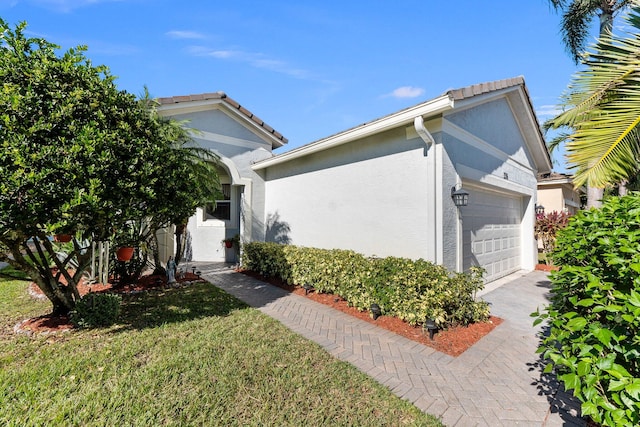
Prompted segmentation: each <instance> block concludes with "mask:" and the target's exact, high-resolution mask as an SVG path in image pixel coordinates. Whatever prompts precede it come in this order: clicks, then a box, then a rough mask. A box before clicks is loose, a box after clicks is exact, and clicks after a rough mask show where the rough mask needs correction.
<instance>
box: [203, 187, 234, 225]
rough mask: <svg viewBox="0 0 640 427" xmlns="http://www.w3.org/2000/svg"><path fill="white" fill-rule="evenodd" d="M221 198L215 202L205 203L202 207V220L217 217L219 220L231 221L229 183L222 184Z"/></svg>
mask: <svg viewBox="0 0 640 427" xmlns="http://www.w3.org/2000/svg"><path fill="white" fill-rule="evenodd" d="M222 195H223V198H222V199H221V200H216V202H215V203H207V205H206V206H205V208H204V220H205V221H206V220H208V219H218V220H221V221H231V184H222Z"/></svg>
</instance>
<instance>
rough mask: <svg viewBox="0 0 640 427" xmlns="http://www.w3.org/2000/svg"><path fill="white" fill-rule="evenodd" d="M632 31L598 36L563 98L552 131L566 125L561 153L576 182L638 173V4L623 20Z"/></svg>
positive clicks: (601, 182)
mask: <svg viewBox="0 0 640 427" xmlns="http://www.w3.org/2000/svg"><path fill="white" fill-rule="evenodd" d="M627 20H628V23H629V25H630V28H631V30H629V31H628V32H626V33H625V34H624V35H623V36H620V37H614V36H609V37H602V38H600V40H599V42H598V43H597V44H596V45H595V46H594V48H593V49H592V51H590V52H589V53H588V54H587V55H586V58H585V62H584V63H585V66H586V68H585V69H584V70H581V71H579V72H578V73H577V74H576V75H575V77H574V78H573V80H572V82H571V84H570V86H569V88H568V90H567V91H566V92H565V94H564V95H563V97H562V105H563V106H564V107H565V108H566V111H565V112H563V113H562V114H560V115H558V116H557V117H555V118H554V119H552V120H551V121H550V122H549V124H550V126H552V127H555V128H560V127H567V128H570V129H571V130H572V133H570V134H569V135H568V139H567V143H566V149H567V158H568V160H569V162H570V163H571V164H572V165H573V168H575V169H576V173H575V177H574V180H575V183H576V184H577V185H581V184H584V183H586V184H588V185H590V186H594V187H603V186H606V185H612V184H615V183H618V182H620V181H622V180H625V179H627V178H629V177H631V176H633V175H634V174H635V173H636V172H637V164H638V163H637V159H638V154H640V153H639V152H640V141H639V139H638V138H639V137H640V134H639V132H640V128H639V125H640V108H639V107H638V106H639V105H640V6H636V7H634V8H633V9H632V11H631V13H630V15H629V17H628V18H627Z"/></svg>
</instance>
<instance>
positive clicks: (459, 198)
mask: <svg viewBox="0 0 640 427" xmlns="http://www.w3.org/2000/svg"><path fill="white" fill-rule="evenodd" d="M451 198H452V199H453V204H454V205H456V206H457V207H460V206H467V205H468V204H469V192H468V191H465V190H463V189H462V187H460V188H459V189H457V190H456V186H455V185H454V186H453V187H451Z"/></svg>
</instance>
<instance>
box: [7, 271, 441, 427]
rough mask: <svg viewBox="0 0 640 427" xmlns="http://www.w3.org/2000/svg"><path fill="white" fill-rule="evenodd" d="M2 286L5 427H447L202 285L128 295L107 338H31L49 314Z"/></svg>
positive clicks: (96, 334) (18, 289)
mask: <svg viewBox="0 0 640 427" xmlns="http://www.w3.org/2000/svg"><path fill="white" fill-rule="evenodd" d="M26 287H27V282H24V281H19V280H11V279H9V278H6V277H0V327H1V329H0V402H1V403H0V425H7V426H40V425H65V426H66V425H82V426H94V425H95V426H104V425H127V426H159V425H180V426H183V425H194V426H201V425H225V426H226V425H261V426H267V425H277V426H281V425H291V426H300V425H313V426H316V425H355V426H368V425H383V426H384V425H391V426H396V425H419V426H441V424H440V423H439V422H438V421H437V420H436V419H435V418H433V417H430V416H428V415H425V414H423V413H422V412H421V411H419V410H418V409H417V408H416V407H415V406H413V405H412V404H410V403H408V402H406V401H404V400H401V399H399V398H397V397H396V396H394V395H393V394H392V393H391V392H390V391H388V390H387V389H386V388H385V387H383V386H381V385H379V384H378V383H376V382H375V381H373V380H372V379H371V378H369V377H367V376H366V375H364V374H362V373H361V372H360V371H358V370H356V369H355V368H354V367H352V366H351V365H349V364H347V363H343V362H341V361H338V360H336V359H334V358H333V357H331V356H330V355H329V354H328V353H326V352H325V351H324V350H322V349H321V348H320V347H319V346H318V345H317V344H315V343H313V342H310V341H307V340H305V339H304V338H302V337H300V336H298V335H295V334H294V333H292V332H291V331H289V330H288V329H286V328H285V327H283V326H282V325H281V324H279V323H278V322H276V321H275V320H273V319H271V318H269V317H267V316H265V315H263V314H262V313H260V312H259V311H257V310H254V309H252V308H249V307H247V306H246V305H244V304H243V303H242V302H240V301H238V300H237V299H235V298H233V297H232V296H230V295H228V294H226V293H224V292H223V291H221V290H219V289H218V288H216V287H214V286H212V285H210V284H208V283H202V284H197V285H193V286H191V287H188V288H183V289H172V290H166V291H159V292H150V293H146V294H139V295H135V296H128V297H125V298H124V300H123V313H122V315H121V320H120V323H118V324H117V325H115V326H113V327H111V328H107V329H94V330H82V331H74V332H70V333H64V334H57V335H49V336H40V337H27V336H23V335H15V334H14V333H13V325H15V324H16V323H18V322H19V321H20V320H22V319H24V318H27V317H29V316H33V315H38V314H45V313H46V312H47V311H49V309H50V305H49V303H48V302H47V301H44V302H42V301H36V300H34V299H32V298H30V297H28V296H27V293H26Z"/></svg>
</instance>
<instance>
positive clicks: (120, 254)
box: [116, 246, 133, 261]
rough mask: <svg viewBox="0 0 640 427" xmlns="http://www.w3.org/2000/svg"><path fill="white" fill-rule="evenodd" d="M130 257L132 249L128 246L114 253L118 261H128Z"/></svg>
mask: <svg viewBox="0 0 640 427" xmlns="http://www.w3.org/2000/svg"><path fill="white" fill-rule="evenodd" d="M132 256H133V248H132V247H130V246H124V247H122V248H119V249H118V250H117V251H116V258H118V261H129V260H130V259H131V257H132Z"/></svg>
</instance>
